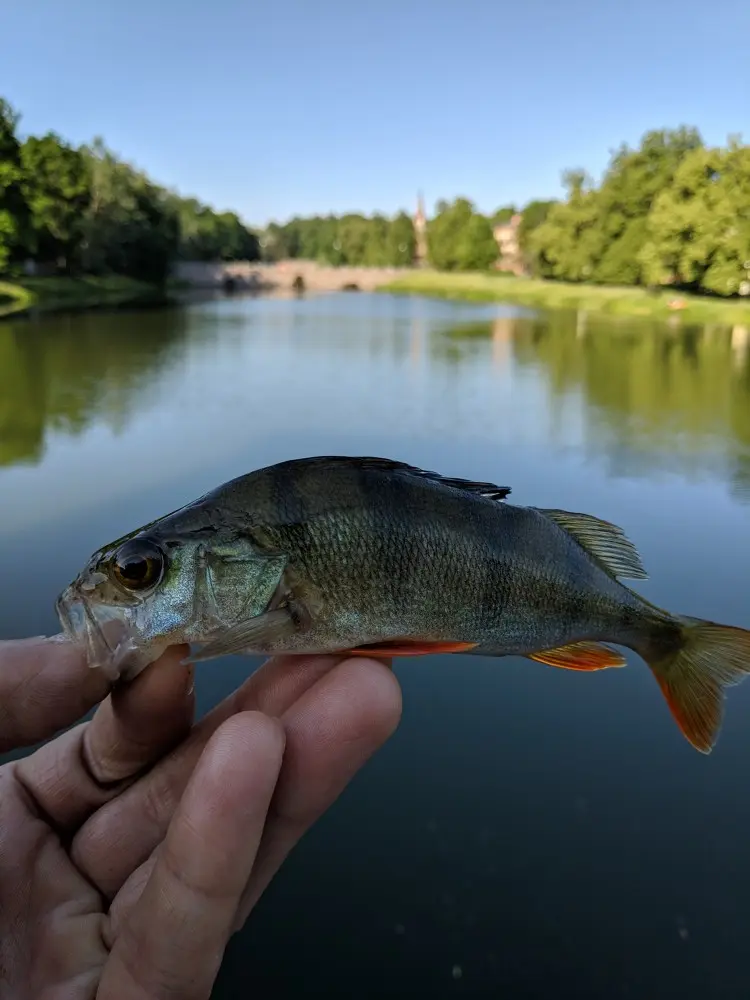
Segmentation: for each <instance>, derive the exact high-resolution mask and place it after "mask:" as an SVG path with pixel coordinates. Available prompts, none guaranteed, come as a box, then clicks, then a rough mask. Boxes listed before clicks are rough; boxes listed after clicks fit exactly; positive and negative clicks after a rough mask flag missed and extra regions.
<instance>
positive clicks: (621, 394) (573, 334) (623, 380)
mask: <svg viewBox="0 0 750 1000" xmlns="http://www.w3.org/2000/svg"><path fill="white" fill-rule="evenodd" d="M482 335H484V337H485V338H486V339H487V340H488V341H490V343H491V360H492V364H493V366H494V367H496V368H500V367H502V366H504V365H507V364H508V363H509V362H510V358H511V357H512V361H513V362H514V363H515V364H516V365H517V366H518V368H519V369H524V368H526V369H530V370H533V371H534V372H536V373H537V374H538V376H540V377H541V378H543V379H544V380H545V382H546V383H547V386H548V388H549V390H550V393H551V395H552V397H554V398H556V399H557V400H558V401H564V400H570V399H571V397H573V398H576V397H578V398H580V401H581V402H582V404H583V405H584V407H585V412H584V429H583V436H582V442H581V443H582V446H583V447H584V448H585V449H586V450H587V451H590V452H594V453H596V454H597V455H598V456H600V457H602V458H604V459H605V461H607V462H608V463H609V465H610V469H611V471H612V472H613V474H620V475H645V474H648V473H650V472H653V471H657V470H660V469H661V470H664V469H667V468H668V469H670V470H671V471H678V472H680V473H682V474H688V475H690V474H702V473H704V472H707V471H711V472H712V473H721V472H722V471H723V473H724V474H725V475H726V478H727V480H728V482H729V484H730V487H731V489H732V491H733V492H734V493H735V495H736V496H737V497H739V498H746V497H747V496H748V492H749V491H750V366H749V365H748V342H749V340H750V338H749V336H748V329H747V328H746V327H743V326H734V327H711V326H707V327H703V328H699V327H688V328H683V327H676V326H673V325H668V324H663V323H655V322H654V323H649V322H643V321H638V322H636V323H627V324H625V323H622V322H619V323H618V322H613V321H611V320H604V321H602V320H596V319H593V318H592V317H590V316H586V315H585V314H583V313H578V314H566V313H557V314H548V315H544V316H539V317H536V318H506V317H503V318H500V319H497V320H495V321H494V323H486V324H480V323H475V324H467V325H464V326H458V327H456V328H454V329H453V330H451V331H449V333H448V336H447V338H446V340H447V342H448V343H447V345H446V346H444V347H443V348H442V353H443V356H444V357H445V358H452V359H453V360H459V359H461V358H466V356H467V355H468V354H469V353H475V352H476V350H478V349H479V348H477V346H476V344H477V341H481V337H482ZM457 342H458V343H460V344H461V348H460V349H459V348H457V347H456V343H457ZM467 342H468V343H470V344H471V345H472V347H467Z"/></svg>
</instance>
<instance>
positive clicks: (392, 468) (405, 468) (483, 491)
mask: <svg viewBox="0 0 750 1000" xmlns="http://www.w3.org/2000/svg"><path fill="white" fill-rule="evenodd" d="M282 464H283V465H294V464H299V465H307V466H316V465H322V466H326V465H330V466H337V465H338V466H342V465H344V466H346V465H348V466H351V467H352V468H354V469H363V470H371V471H373V472H393V473H403V474H406V475H410V476H419V477H420V478H422V479H429V480H431V481H432V482H435V483H442V485H443V486H449V487H451V488H452V489H455V490H465V491H466V492H467V493H475V494H477V495H478V496H482V497H488V498H489V499H491V500H504V499H505V497H507V496H508V494H509V493H510V491H511V488H510V486H496V485H495V483H480V482H476V481H475V480H473V479H457V478H452V477H450V476H442V475H441V474H440V473H439V472H429V471H427V470H426V469H420V468H418V467H417V466H416V465H409V464H408V463H407V462H398V461H396V460H395V459H392V458H377V457H374V456H370V455H366V456H361V457H360V456H353V455H352V456H350V455H319V456H317V457H315V458H297V459H292V460H291V461H290V462H284V463H282Z"/></svg>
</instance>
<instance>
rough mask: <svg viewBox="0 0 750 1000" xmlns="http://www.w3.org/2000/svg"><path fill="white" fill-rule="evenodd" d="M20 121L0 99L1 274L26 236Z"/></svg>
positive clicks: (14, 112)
mask: <svg viewBox="0 0 750 1000" xmlns="http://www.w3.org/2000/svg"><path fill="white" fill-rule="evenodd" d="M19 120H20V118H19V115H18V113H17V112H16V111H15V110H14V108H13V107H11V105H10V104H9V103H8V101H5V100H3V99H2V98H0V272H2V271H4V270H5V269H6V268H7V267H8V265H9V264H10V263H11V262H12V261H13V260H14V259H15V258H17V257H18V256H20V253H21V251H22V249H23V243H24V240H25V238H26V237H27V236H28V207H27V205H26V201H25V199H24V196H23V189H22V180H23V168H22V166H21V144H20V142H19V141H18V137H17V135H16V128H17V126H18V122H19Z"/></svg>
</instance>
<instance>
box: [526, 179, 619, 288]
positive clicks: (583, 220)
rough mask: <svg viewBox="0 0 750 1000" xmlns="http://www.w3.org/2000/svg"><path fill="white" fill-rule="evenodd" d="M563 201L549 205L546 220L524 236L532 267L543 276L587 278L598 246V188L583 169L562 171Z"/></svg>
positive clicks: (599, 239) (599, 244)
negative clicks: (526, 236)
mask: <svg viewBox="0 0 750 1000" xmlns="http://www.w3.org/2000/svg"><path fill="white" fill-rule="evenodd" d="M563 183H564V185H565V186H566V188H567V198H566V200H565V201H564V202H559V203H558V204H556V205H552V207H551V208H550V210H549V213H548V215H547V218H546V220H545V221H544V222H543V223H542V224H541V225H539V226H537V227H536V229H535V230H534V231H533V232H532V233H531V234H530V236H529V238H528V250H529V256H530V257H531V259H532V261H533V269H534V270H535V271H536V273H538V274H540V275H541V276H542V277H545V278H558V279H560V280H563V281H587V280H589V279H590V278H591V275H592V272H593V268H594V262H595V261H596V259H597V258H598V255H599V254H600V253H601V249H602V242H603V240H602V232H601V229H600V227H599V217H600V212H599V203H598V192H597V191H596V190H595V188H594V186H593V183H592V181H591V178H590V177H589V176H588V175H587V174H586V172H585V171H583V170H568V171H565V173H564V174H563Z"/></svg>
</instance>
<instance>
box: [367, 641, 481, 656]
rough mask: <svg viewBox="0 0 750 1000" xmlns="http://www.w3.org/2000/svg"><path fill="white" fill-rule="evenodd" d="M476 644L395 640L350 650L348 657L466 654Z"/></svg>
mask: <svg viewBox="0 0 750 1000" xmlns="http://www.w3.org/2000/svg"><path fill="white" fill-rule="evenodd" d="M476 645H477V643H476V642H428V641H422V640H421V639H394V640H393V642H373V643H370V645H367V646H359V647H358V648H357V649H350V650H348V652H347V655H348V656H427V655H428V654H429V653H464V652H466V650H467V649H474V648H475V646H476Z"/></svg>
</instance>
